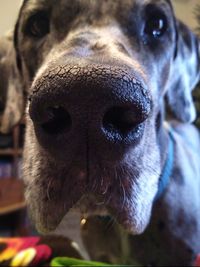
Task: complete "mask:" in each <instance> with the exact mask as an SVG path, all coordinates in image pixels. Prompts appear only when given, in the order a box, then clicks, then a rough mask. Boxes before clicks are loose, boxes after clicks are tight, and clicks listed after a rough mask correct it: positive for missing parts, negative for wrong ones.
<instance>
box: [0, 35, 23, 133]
mask: <svg viewBox="0 0 200 267" xmlns="http://www.w3.org/2000/svg"><path fill="white" fill-rule="evenodd" d="M23 111H24V97H23V85H22V83H21V81H20V75H19V72H18V69H17V66H16V55H15V49H14V44H13V35H12V34H11V35H9V36H6V37H1V38H0V113H1V115H0V132H1V133H8V132H9V131H10V130H11V129H12V128H13V126H14V125H16V124H17V123H18V122H19V121H20V119H21V117H22V115H23Z"/></svg>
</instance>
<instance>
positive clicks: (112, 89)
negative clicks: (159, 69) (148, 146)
mask: <svg viewBox="0 0 200 267" xmlns="http://www.w3.org/2000/svg"><path fill="white" fill-rule="evenodd" d="M66 68H68V69H67V70H65V74H64V75H62V77H60V76H59V74H57V73H54V75H53V79H52V78H49V77H52V75H43V76H42V77H41V78H40V79H38V81H36V83H35V86H34V88H33V93H32V95H31V97H30V108H29V112H30V117H31V119H32V121H33V123H34V127H35V132H36V135H37V137H38V140H39V142H40V143H41V145H42V146H44V147H46V148H49V147H50V146H53V143H54V144H55V147H56V149H57V148H58V146H59V147H61V146H64V147H65V146H66V149H67V147H68V148H69V146H72V145H73V144H74V145H75V142H76V143H80V142H84V138H85V140H86V139H89V142H91V143H92V144H93V145H94V146H96V147H98V146H100V147H101V148H102V147H104V149H110V147H111V146H112V149H113V146H123V145H129V144H132V143H133V142H135V141H136V140H137V138H139V137H140V136H141V134H142V128H143V125H144V121H145V120H146V119H147V118H148V116H149V113H150V111H151V99H150V96H149V93H148V90H147V89H146V88H145V86H144V85H143V83H142V82H141V81H138V79H136V78H135V75H132V74H131V73H128V72H126V71H125V70H123V69H120V68H119V69H117V68H113V69H111V68H108V67H103V66H96V67H94V66H93V67H90V66H86V67H79V68H78V69H77V66H76V67H73V66H72V67H66ZM44 77H45V78H44ZM49 79H51V80H49ZM50 143H51V145H50Z"/></svg>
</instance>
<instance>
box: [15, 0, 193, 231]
mask: <svg viewBox="0 0 200 267" xmlns="http://www.w3.org/2000/svg"><path fill="white" fill-rule="evenodd" d="M179 31H180V32H181V33H180V34H178V32H179ZM183 36H184V37H183ZM15 47H16V52H17V63H18V68H19V71H20V72H21V75H22V77H23V79H24V83H25V84H26V88H27V92H28V95H29V101H28V103H27V131H26V140H25V154H24V161H25V164H24V180H25V183H26V198H27V202H28V204H29V207H30V210H31V213H32V215H33V218H34V219H35V221H36V224H37V226H38V228H39V229H40V230H42V231H46V230H52V229H54V228H55V227H56V226H57V225H58V224H59V222H60V221H61V219H62V218H63V216H64V215H65V214H66V213H67V212H68V211H69V210H70V209H71V208H73V207H76V208H80V209H81V211H82V212H85V213H87V212H98V211H99V212H103V211H104V210H105V211H106V212H109V213H110V214H111V215H113V216H114V217H116V219H117V221H118V222H119V223H121V224H122V225H123V226H124V227H125V228H126V229H129V230H130V231H132V232H133V233H141V232H142V231H144V229H145V227H146V226H147V224H148V222H149V219H150V215H151V209H152V205H153V200H154V198H155V195H156V192H157V189H158V181H159V177H160V174H161V172H162V168H163V164H164V160H165V150H166V149H165V148H166V147H165V141H163V138H162V137H163V135H164V133H163V127H162V121H163V119H162V118H163V109H164V108H163V103H164V96H165V95H166V94H167V96H168V99H169V103H172V104H174V103H175V98H176V105H175V106H172V110H173V112H174V113H175V115H176V116H177V117H178V118H179V119H182V120H184V121H191V120H192V119H194V117H195V114H194V108H193V103H192V100H191V96H190V91H191V89H192V88H193V86H194V84H195V83H196V80H197V75H198V71H197V69H198V68H197V60H196V58H195V57H194V55H195V56H196V52H197V42H196V39H195V37H194V36H193V35H192V33H191V32H190V31H189V30H188V29H187V28H186V27H185V26H183V25H182V24H179V23H178V22H177V21H176V20H175V18H174V15H173V10H172V7H171V4H170V2H169V1H164V0H154V1H153V0H152V1H151V0H148V1H147V0H143V1H141V0H140V1H139V0H124V1H119V0H117V1H112V0H99V1H90V0H75V1H69V0H51V1H47V0H26V1H24V3H23V5H22V8H21V11H20V15H19V19H18V22H17V25H16V29H15ZM186 56H187V64H186V63H185V64H184V65H183V66H182V69H181V70H180V64H182V63H183V62H184V60H185V59H184V58H185V57H186ZM192 66H193V67H192ZM183 71H184V72H185V74H186V75H187V77H189V75H190V79H187V81H186V82H183V81H182V80H181V75H182V72H183ZM175 72H176V73H175ZM177 96H180V97H177ZM178 108H183V109H182V111H181V112H180V110H178ZM161 146H162V149H161Z"/></svg>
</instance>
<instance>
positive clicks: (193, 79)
mask: <svg viewBox="0 0 200 267" xmlns="http://www.w3.org/2000/svg"><path fill="white" fill-rule="evenodd" d="M176 30H177V36H176V49H175V54H174V59H173V62H172V66H171V72H170V79H169V84H168V91H167V95H166V97H167V103H168V105H169V108H170V110H171V111H172V114H173V115H174V116H175V118H176V119H178V120H180V121H182V122H193V121H194V120H195V118H196V110H195V106H194V103H193V99H192V90H193V89H194V88H195V86H196V85H197V83H198V81H199V72H200V67H199V64H200V58H199V40H198V38H197V36H195V34H194V33H192V31H191V30H189V28H188V27H187V26H185V25H184V24H183V23H181V22H179V21H176Z"/></svg>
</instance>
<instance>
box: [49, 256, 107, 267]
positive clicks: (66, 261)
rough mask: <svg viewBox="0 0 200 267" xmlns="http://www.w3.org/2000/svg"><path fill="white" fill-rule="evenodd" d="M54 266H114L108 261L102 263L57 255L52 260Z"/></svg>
mask: <svg viewBox="0 0 200 267" xmlns="http://www.w3.org/2000/svg"><path fill="white" fill-rule="evenodd" d="M50 265H51V266H52V267H61V266H102V267H103V266H112V265H110V264H108V263H101V262H95V261H85V260H79V259H74V258H68V257H57V258H54V259H53V260H52V261H51V264H50Z"/></svg>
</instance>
